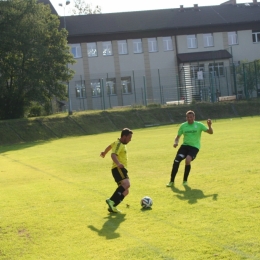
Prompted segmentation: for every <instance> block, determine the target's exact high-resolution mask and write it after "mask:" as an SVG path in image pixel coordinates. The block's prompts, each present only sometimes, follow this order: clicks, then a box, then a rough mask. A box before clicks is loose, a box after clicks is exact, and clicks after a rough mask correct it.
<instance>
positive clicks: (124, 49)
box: [117, 40, 128, 54]
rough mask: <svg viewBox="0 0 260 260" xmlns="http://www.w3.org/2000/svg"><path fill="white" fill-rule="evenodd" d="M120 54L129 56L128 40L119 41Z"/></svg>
mask: <svg viewBox="0 0 260 260" xmlns="http://www.w3.org/2000/svg"><path fill="white" fill-rule="evenodd" d="M117 45H118V54H127V53H128V51H127V42H126V40H122V41H118V42H117Z"/></svg>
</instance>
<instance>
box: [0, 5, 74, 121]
mask: <svg viewBox="0 0 260 260" xmlns="http://www.w3.org/2000/svg"><path fill="white" fill-rule="evenodd" d="M59 24H60V22H59V18H58V16H57V15H53V14H51V10H50V7H49V6H48V5H43V4H38V3H37V0H27V1H22V0H6V1H0V33H1V35H0V119H11V118H21V117H23V116H24V113H25V111H26V110H27V109H28V108H29V107H30V104H31V103H33V102H38V103H40V104H43V105H46V103H48V102H50V100H51V98H52V97H53V96H56V97H57V98H59V99H63V100H64V99H66V96H67V94H66V93H67V88H66V86H67V85H66V83H65V82H68V81H69V80H70V79H71V78H72V76H73V73H74V72H73V71H72V70H70V69H69V68H68V66H67V64H68V63H74V62H75V61H74V59H73V56H72V55H71V54H70V52H69V47H68V45H67V31H66V30H65V29H62V30H59ZM64 83H65V84H64Z"/></svg>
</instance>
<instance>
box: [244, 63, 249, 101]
mask: <svg viewBox="0 0 260 260" xmlns="http://www.w3.org/2000/svg"><path fill="white" fill-rule="evenodd" d="M243 76H244V91H245V95H246V99H248V93H247V82H246V71H245V63H243Z"/></svg>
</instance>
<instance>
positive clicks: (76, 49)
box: [71, 43, 82, 59]
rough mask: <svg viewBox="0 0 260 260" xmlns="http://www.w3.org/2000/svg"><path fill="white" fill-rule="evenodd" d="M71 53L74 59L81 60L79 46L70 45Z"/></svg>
mask: <svg viewBox="0 0 260 260" xmlns="http://www.w3.org/2000/svg"><path fill="white" fill-rule="evenodd" d="M71 53H72V54H73V57H74V58H75V59H76V58H81V57H82V55H81V47H80V44H79V43H78V44H72V45H71Z"/></svg>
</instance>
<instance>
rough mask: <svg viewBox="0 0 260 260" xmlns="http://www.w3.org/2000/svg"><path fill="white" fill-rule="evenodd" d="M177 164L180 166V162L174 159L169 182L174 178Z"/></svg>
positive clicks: (177, 167)
mask: <svg viewBox="0 0 260 260" xmlns="http://www.w3.org/2000/svg"><path fill="white" fill-rule="evenodd" d="M179 166H180V162H176V161H174V163H173V166H172V173H171V182H174V179H175V176H176V174H177V172H178V169H179Z"/></svg>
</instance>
